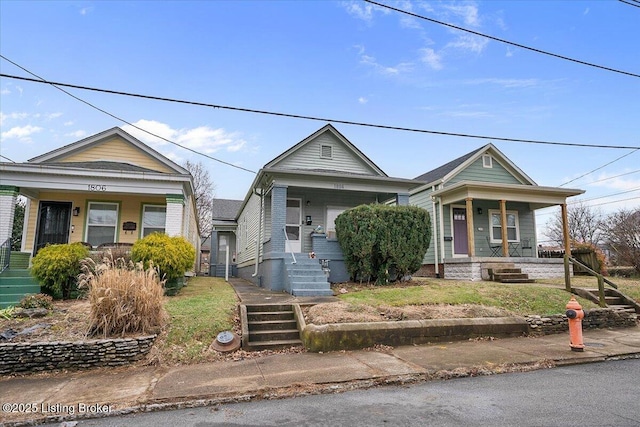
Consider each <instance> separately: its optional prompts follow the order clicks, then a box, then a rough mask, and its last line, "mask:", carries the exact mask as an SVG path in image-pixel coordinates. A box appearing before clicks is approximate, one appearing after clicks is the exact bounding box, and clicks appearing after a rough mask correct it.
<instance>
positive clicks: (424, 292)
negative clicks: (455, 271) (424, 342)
mask: <svg viewBox="0 0 640 427" xmlns="http://www.w3.org/2000/svg"><path fill="white" fill-rule="evenodd" d="M420 282H421V284H420V285H419V286H412V287H404V288H385V287H384V286H380V287H379V288H376V289H367V290H361V291H357V292H350V293H347V294H344V295H340V298H341V299H342V300H343V301H346V302H349V303H353V304H367V305H372V306H379V305H390V306H395V307H397V306H403V305H424V304H479V305H486V306H493V307H499V308H503V309H505V310H509V311H512V312H514V313H517V314H520V315H527V314H539V315H549V314H558V313H564V312H565V310H566V308H565V306H566V305H567V301H569V298H570V295H569V294H568V293H567V292H565V291H564V290H563V289H562V288H560V287H559V286H558V287H550V286H545V285H544V284H538V283H533V284H524V285H520V284H518V285H508V284H500V283H495V282H458V281H450V280H443V279H421V280H420ZM578 301H579V302H580V304H581V305H582V306H583V307H584V308H585V309H588V308H594V307H597V306H596V305H595V304H593V303H591V302H590V301H587V300H585V299H582V298H578Z"/></svg>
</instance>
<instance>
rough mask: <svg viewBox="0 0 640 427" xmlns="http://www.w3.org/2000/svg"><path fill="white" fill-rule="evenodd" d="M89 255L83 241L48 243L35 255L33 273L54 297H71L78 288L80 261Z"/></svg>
mask: <svg viewBox="0 0 640 427" xmlns="http://www.w3.org/2000/svg"><path fill="white" fill-rule="evenodd" d="M88 256H89V250H88V249H87V248H86V247H85V246H83V245H82V244H81V243H71V244H62V245H48V246H45V247H44V248H42V249H40V250H39V251H38V253H37V255H36V256H35V257H33V265H32V268H31V275H33V277H35V278H36V280H38V281H39V282H40V284H41V285H42V288H43V289H44V291H45V292H46V293H47V294H49V295H51V296H52V297H54V298H62V299H69V298H71V294H72V292H74V291H76V290H77V278H78V275H79V274H80V262H81V261H82V260H83V259H84V258H86V257H88Z"/></svg>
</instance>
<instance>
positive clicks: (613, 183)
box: [587, 170, 640, 191]
mask: <svg viewBox="0 0 640 427" xmlns="http://www.w3.org/2000/svg"><path fill="white" fill-rule="evenodd" d="M627 172H628V174H626V175H625V173H627ZM633 173H634V171H629V170H625V171H617V172H616V173H607V172H602V173H601V174H599V175H598V176H597V177H596V178H595V180H594V181H592V182H590V183H589V184H587V185H588V186H592V187H600V188H609V189H613V190H621V191H625V190H640V179H639V178H637V177H636V178H635V179H634V177H633V176H631V175H632V174H633Z"/></svg>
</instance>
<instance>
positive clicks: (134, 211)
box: [24, 191, 193, 252]
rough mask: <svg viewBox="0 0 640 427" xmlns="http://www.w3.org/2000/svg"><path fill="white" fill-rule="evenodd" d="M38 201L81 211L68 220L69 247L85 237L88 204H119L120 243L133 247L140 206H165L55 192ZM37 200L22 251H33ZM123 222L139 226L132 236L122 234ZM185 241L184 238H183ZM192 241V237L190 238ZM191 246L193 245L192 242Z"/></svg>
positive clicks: (153, 200)
mask: <svg viewBox="0 0 640 427" xmlns="http://www.w3.org/2000/svg"><path fill="white" fill-rule="evenodd" d="M40 200H43V201H59V202H71V203H72V204H73V207H76V206H79V207H80V215H78V216H71V224H72V225H73V226H74V228H75V229H74V231H73V232H72V233H71V237H70V239H69V242H70V243H75V242H82V241H84V240H85V239H86V238H85V233H86V214H87V206H88V202H89V201H92V202H98V201H108V202H114V203H119V211H118V236H119V241H120V242H122V243H134V242H135V241H136V240H138V239H139V238H140V233H141V232H142V224H141V220H142V213H141V210H142V205H143V204H151V205H162V206H164V205H166V199H165V197H164V196H161V197H151V196H144V197H139V196H121V195H115V194H111V195H105V196H103V197H100V196H99V195H98V194H95V193H92V194H91V197H89V198H88V197H86V195H84V194H80V193H55V192H45V191H43V192H41V193H40ZM40 200H35V199H29V203H30V207H29V218H28V220H27V229H26V240H25V248H24V250H25V251H28V252H31V251H33V245H34V243H35V235H36V223H37V220H38V207H39V202H40ZM125 221H133V222H135V223H136V224H138V227H137V230H136V231H135V232H133V233H127V234H125V233H124V232H123V231H122V223H123V222H125ZM185 237H186V236H185ZM189 240H190V241H192V237H191V238H189ZM192 243H193V241H192Z"/></svg>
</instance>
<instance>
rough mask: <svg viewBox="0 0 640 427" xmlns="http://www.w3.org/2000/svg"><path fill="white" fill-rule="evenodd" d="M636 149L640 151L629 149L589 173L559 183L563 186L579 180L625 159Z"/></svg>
mask: <svg viewBox="0 0 640 427" xmlns="http://www.w3.org/2000/svg"><path fill="white" fill-rule="evenodd" d="M636 151H638V150H633V151H629V152H628V153H627V154H624V155H622V156H620V157H618V158H617V159H614V160H612V161H610V162H609V163H605V164H604V165H602V166H599V167H597V168H595V169H593V170H591V171H589V172H587V173H584V174H582V175H580V176H579V177H577V178H573V179H572V180H570V181H567V182H565V183H563V184H560V185H559V187H562V186H563V185H567V184H569V183H572V182H573V181H577V180H579V179H580V178H584V177H585V176H587V175H591V174H592V173H594V172H596V171H599V170H600V169H602V168H604V167H606V166H609V165H610V164H612V163H615V162H617V161H618V160H620V159H623V158H625V157H627V156H629V155H631V154H633V153H635V152H636Z"/></svg>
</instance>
